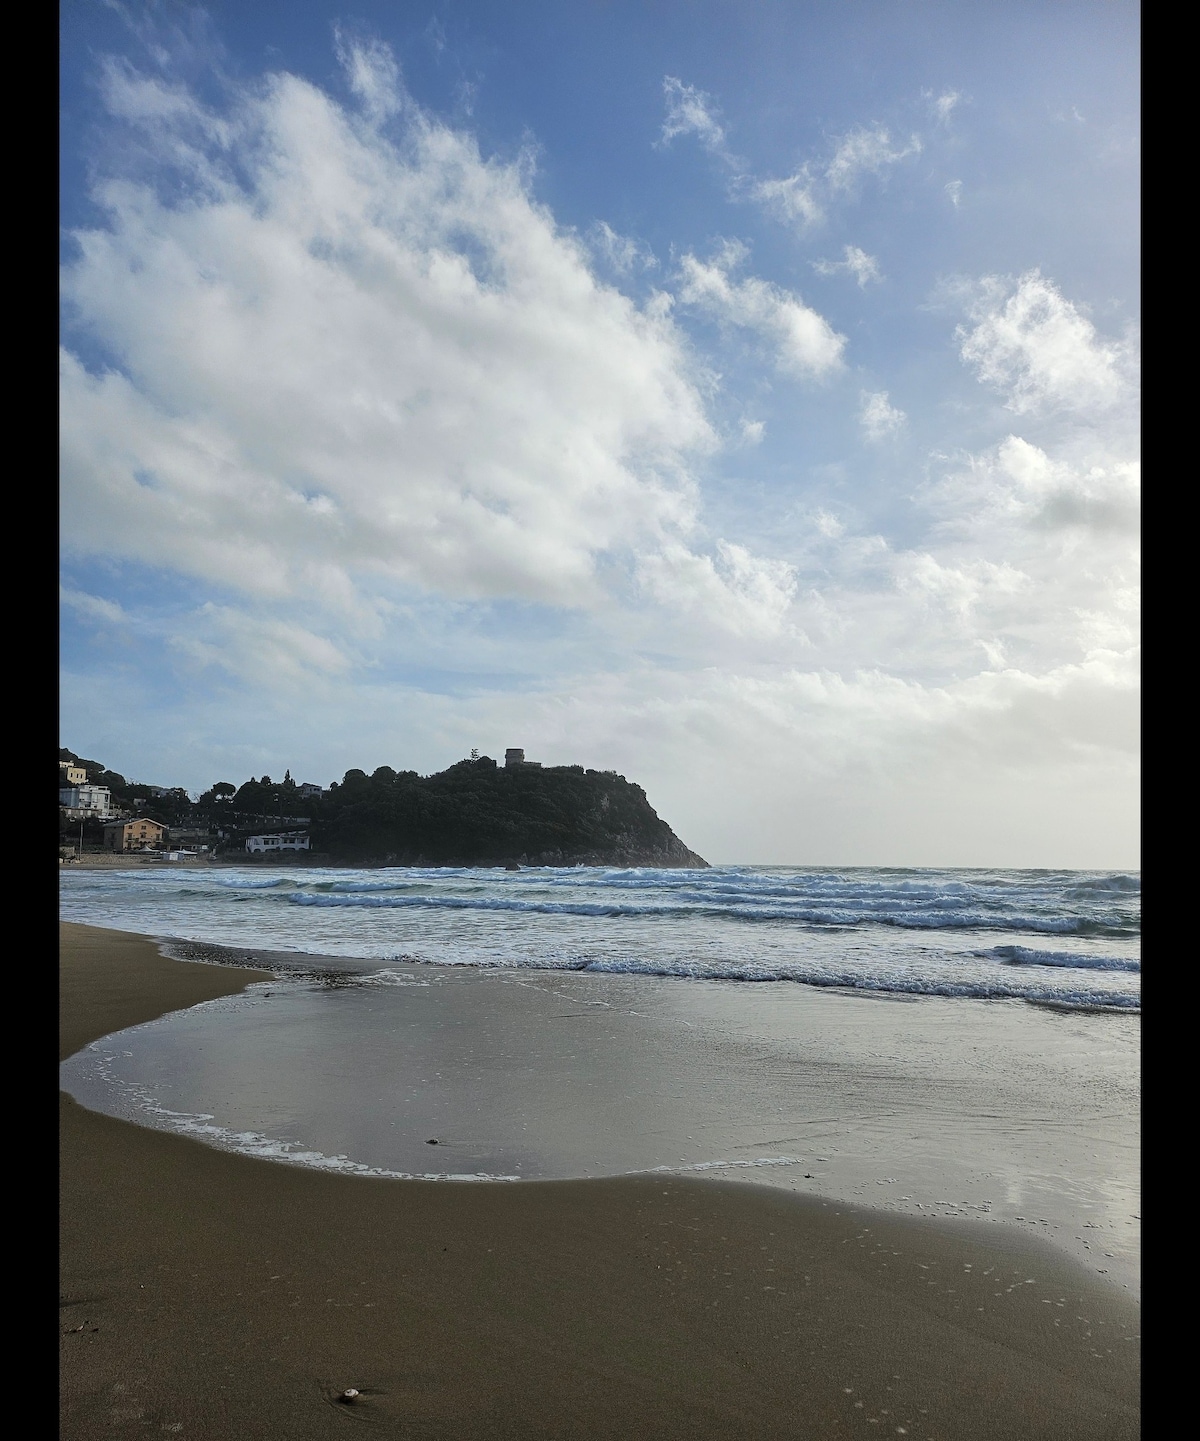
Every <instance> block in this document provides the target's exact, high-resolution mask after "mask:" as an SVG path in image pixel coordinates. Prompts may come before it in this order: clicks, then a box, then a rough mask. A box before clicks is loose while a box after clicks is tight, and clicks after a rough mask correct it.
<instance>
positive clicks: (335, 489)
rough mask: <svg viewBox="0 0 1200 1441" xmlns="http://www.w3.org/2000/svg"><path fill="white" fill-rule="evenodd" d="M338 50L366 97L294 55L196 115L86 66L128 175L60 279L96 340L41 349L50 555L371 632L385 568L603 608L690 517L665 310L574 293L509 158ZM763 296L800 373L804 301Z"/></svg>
mask: <svg viewBox="0 0 1200 1441" xmlns="http://www.w3.org/2000/svg"><path fill="white" fill-rule="evenodd" d="M343 51H344V57H345V62H346V65H347V69H348V71H349V73H350V75H351V78H352V81H353V83H354V86H355V88H356V91H357V93H358V94H359V95H360V96H361V97H362V100H363V109H362V112H361V113H360V114H354V113H350V112H347V111H345V110H343V109H342V108H340V107H339V106H338V105H337V104H336V103H335V102H334V101H333V100H331V99H330V97H329V96H328V95H326V94H324V93H323V92H322V91H320V90H319V89H317V88H316V87H314V86H312V85H310V84H307V83H306V82H304V81H302V80H299V79H297V78H295V77H293V76H289V75H275V76H273V77H270V78H269V80H268V81H267V82H266V83H264V84H255V85H253V86H250V85H247V86H246V87H244V88H243V89H241V90H240V91H238V92H236V93H235V98H234V101H233V103H231V104H230V106H229V108H228V113H226V114H222V115H219V116H217V115H214V114H213V113H212V112H210V111H209V110H208V109H206V108H205V106H203V105H202V104H201V103H200V102H199V101H198V100H196V99H195V98H194V97H193V96H190V95H189V94H187V92H185V91H183V90H181V89H179V88H178V87H169V86H167V85H166V84H165V83H160V82H157V81H153V80H147V79H144V78H141V77H138V76H136V75H133V74H132V72H128V71H116V70H114V71H111V72H110V77H109V85H108V91H107V94H108V101H109V104H110V107H111V108H112V110H113V111H114V112H119V113H120V114H121V116H122V117H123V119H124V120H125V121H126V122H127V123H128V124H129V125H130V126H132V127H134V128H135V134H136V135H137V137H138V141H139V145H140V147H141V149H140V155H139V160H138V163H139V164H149V170H148V171H146V170H142V171H139V172H138V173H136V174H133V175H121V176H109V177H108V178H107V179H103V180H102V181H101V182H100V183H99V184H98V186H97V188H96V199H97V201H98V202H99V203H100V204H101V205H102V206H103V207H104V209H105V211H106V213H107V217H108V218H107V223H106V225H105V226H103V227H101V228H96V229H92V230H87V231H82V232H79V233H77V235H76V237H75V238H76V240H77V242H78V247H79V250H78V256H77V258H76V259H75V260H74V261H72V262H71V263H69V264H68V265H67V267H66V268H65V272H64V276H63V290H64V294H65V297H66V299H67V302H68V304H69V305H70V307H71V308H72V310H73V313H74V318H75V320H76V322H77V323H78V324H79V325H80V327H81V328H82V329H84V330H86V331H87V332H88V333H89V334H90V335H91V336H92V337H93V338H94V339H95V340H98V341H99V342H100V344H101V345H102V347H103V348H104V350H105V352H107V353H108V354H109V355H110V356H112V357H113V360H114V363H113V365H112V366H111V368H108V369H103V370H88V369H86V368H85V367H84V365H83V364H82V363H81V362H80V360H79V359H78V358H77V357H76V356H75V355H74V354H73V353H71V352H70V350H67V351H65V352H64V354H63V359H62V392H61V411H62V450H63V524H64V539H65V543H66V546H67V549H68V551H69V552H74V553H103V554H108V555H112V556H115V557H124V558H127V559H133V560H138V561H142V562H145V563H147V564H150V565H155V566H161V565H165V566H169V567H173V568H175V569H178V570H181V571H184V572H186V573H190V574H192V575H197V576H201V577H203V578H205V579H207V580H210V581H216V582H219V583H220V584H222V585H225V586H229V587H232V588H234V589H236V590H238V591H241V592H243V593H249V594H254V595H258V596H260V597H265V598H270V597H274V598H276V599H283V598H286V597H297V596H303V597H304V598H305V601H306V604H313V605H317V606H324V607H329V608H332V609H333V610H335V611H337V612H338V613H341V614H353V615H355V616H356V617H357V621H358V623H361V624H365V625H366V624H370V623H371V617H372V616H373V615H375V616H377V615H378V613H379V606H380V604H381V603H382V602H381V597H382V595H383V594H385V593H386V591H387V589H388V588H389V587H392V588H394V587H396V586H416V587H419V588H424V589H428V590H433V591H436V592H439V593H441V594H443V595H446V596H451V597H472V596H474V597H487V596H514V597H520V598H526V599H532V600H539V599H540V600H546V601H550V602H554V603H565V604H584V605H586V604H592V603H598V602H599V600H600V597H601V593H602V592H601V590H600V587H599V584H598V582H597V579H596V567H597V564H598V558H599V557H601V556H602V555H605V554H607V553H610V552H619V551H622V550H627V551H628V550H632V549H636V550H637V551H638V552H639V553H643V552H645V551H646V550H647V549H653V548H654V546H656V545H658V544H667V543H669V544H672V545H674V544H677V543H678V540H679V537H680V536H681V535H682V534H684V533H686V532H687V531H689V530H690V529H691V528H693V527H694V525H695V519H696V512H695V507H696V501H695V494H694V485H693V481H692V479H691V474H690V470H689V466H690V464H691V462H692V459H693V458H694V457H695V456H697V455H700V454H703V453H704V452H705V451H706V450H708V449H710V448H711V447H712V446H713V445H714V444H715V437H714V434H713V431H712V428H711V427H710V425H709V423H708V421H707V419H706V416H705V412H704V406H703V402H702V400H701V397H700V394H699V392H698V390H697V388H696V385H695V384H694V382H693V378H692V368H691V362H690V360H689V358H688V354H687V351H686V347H685V345H684V342H683V339H682V337H681V335H680V333H679V332H678V331H677V329H676V328H675V326H674V324H673V323H672V321H671V318H670V312H669V305H668V304H666V303H665V302H663V301H661V299H660V300H656V301H653V302H651V303H649V304H647V306H645V307H644V308H642V309H639V308H638V306H636V305H635V304H634V303H633V302H632V301H630V300H629V299H627V298H626V297H625V296H623V295H622V294H620V293H619V292H618V291H616V290H614V289H611V288H608V287H605V286H603V285H601V284H598V283H597V281H596V279H595V278H594V276H593V275H592V273H591V271H590V269H589V266H588V263H587V257H586V254H585V252H584V251H583V249H582V248H581V246H580V245H579V244H578V242H576V241H575V240H574V239H573V238H572V237H571V236H569V235H567V234H564V233H563V232H562V231H560V230H559V229H558V228H557V227H556V226H555V224H554V221H553V219H552V217H551V216H550V215H549V214H548V213H547V212H546V211H545V209H544V208H542V207H541V206H539V205H537V204H536V203H535V202H534V201H533V200H532V199H531V197H530V195H529V192H528V186H527V181H526V178H525V175H524V173H523V171H522V169H521V167H520V166H519V165H505V164H501V163H499V162H490V161H486V160H484V159H483V158H482V157H481V156H480V154H479V152H478V150H477V148H476V146H475V144H474V142H473V140H472V139H471V138H470V136H468V135H465V134H463V133H460V132H456V131H454V130H451V129H449V128H447V127H445V126H443V125H440V124H438V123H436V122H434V121H432V120H430V119H429V118H428V117H426V116H424V115H422V114H421V113H420V112H419V111H417V110H416V109H415V108H414V107H413V106H412V105H411V102H409V101H407V99H405V97H404V96H403V95H402V93H401V92H399V90H398V89H397V88H396V87H397V82H396V79H395V71H394V67H393V66H391V65H390V63H389V62H388V61H387V57H386V55H384V54H383V53H382V52H380V51H379V50H377V49H374V50H366V51H364V50H363V49H362V48H361V47H360V48H358V49H354V48H353V47H351V48H347V47H345V46H343ZM389 87H392V90H391V91H389ZM389 93H390V94H392V96H393V99H394V101H395V103H394V104H393V103H392V101H391V100H389V99H388V95H389ZM156 96H157V100H155V97H156ZM385 115H392V116H393V117H396V116H398V117H400V118H399V120H395V121H394V122H393V123H396V124H397V125H398V126H400V127H401V129H400V133H399V134H398V135H397V137H396V138H394V139H388V138H385V137H384V136H383V135H382V133H381V132H380V130H379V128H378V123H379V121H380V119H381V117H383V116H385ZM127 153H132V148H129V149H128V152H127ZM147 155H149V156H150V161H149V162H147V161H146V158H145V157H146V156H147ZM749 293H750V292H747V294H749ZM763 296H764V297H766V299H768V300H772V301H775V309H776V311H777V312H778V316H777V318H776V320H775V322H774V323H775V326H776V330H777V333H778V337H779V344H780V346H781V348H783V349H785V350H786V351H787V354H788V357H789V359H790V360H793V361H795V362H796V363H798V364H807V365H808V366H809V367H810V368H812V369H817V370H819V369H820V368H821V366H822V344H823V343H824V344H825V346H826V349H828V346H829V342H828V341H824V342H823V336H824V333H825V331H827V327H824V322H822V321H821V320H820V319H819V317H816V316H815V315H813V314H812V313H811V312H808V311H806V310H805V309H804V307H802V306H800V305H799V304H798V303H791V302H789V301H788V298H787V297H784V296H780V297H778V298H776V297H774V296H773V294H772V293H770V292H768V291H763ZM764 303H765V300H764ZM789 307H790V308H789ZM789 326H791V329H790V330H789ZM823 327H824V330H823V329H822V328H823ZM839 346H840V342H836V343H835V344H834V350H836V349H837V348H839Z"/></svg>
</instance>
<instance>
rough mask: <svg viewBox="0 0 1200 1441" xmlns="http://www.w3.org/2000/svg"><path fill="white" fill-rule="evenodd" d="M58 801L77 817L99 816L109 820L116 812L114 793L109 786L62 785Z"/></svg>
mask: <svg viewBox="0 0 1200 1441" xmlns="http://www.w3.org/2000/svg"><path fill="white" fill-rule="evenodd" d="M58 803H59V805H60V806H62V808H63V809H64V810H68V811H70V812H71V813H72V815H73V817H74V818H75V819H80V818H82V817H84V816H99V817H100V818H101V820H107V819H108V818H109V817H110V816H112V815H115V814H116V812H115V811H114V810H113V807H112V793H111V792H110V791H109V789H108V787H107V786H61V787H60V788H59V792H58Z"/></svg>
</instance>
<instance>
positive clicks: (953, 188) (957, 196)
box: [942, 180, 963, 210]
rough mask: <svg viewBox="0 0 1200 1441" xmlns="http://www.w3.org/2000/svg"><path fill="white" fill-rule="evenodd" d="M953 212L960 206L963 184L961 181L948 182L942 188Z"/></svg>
mask: <svg viewBox="0 0 1200 1441" xmlns="http://www.w3.org/2000/svg"><path fill="white" fill-rule="evenodd" d="M942 188H943V189H944V190H945V192H946V195H947V197H948V199H949V201H950V204H951V205H953V206H954V208H955V210H957V209H958V207H959V206H960V205H961V204H962V193H963V183H962V181H961V180H948V181H947V182H946V184H945V185H944V186H943V187H942Z"/></svg>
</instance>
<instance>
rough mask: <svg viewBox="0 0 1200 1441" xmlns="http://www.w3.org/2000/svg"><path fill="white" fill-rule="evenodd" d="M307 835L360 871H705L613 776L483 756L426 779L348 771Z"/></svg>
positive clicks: (385, 770) (634, 790)
mask: <svg viewBox="0 0 1200 1441" xmlns="http://www.w3.org/2000/svg"><path fill="white" fill-rule="evenodd" d="M312 832H313V845H314V848H315V849H318V850H321V851H324V852H326V853H328V854H329V855H331V856H334V857H336V858H337V859H339V860H346V861H356V862H359V863H361V864H370V863H376V864H391V865H505V864H512V863H514V862H515V863H517V864H520V865H534V866H537V865H542V866H547V865H549V866H564V865H565V866H569V865H591V866H683V867H689V866H690V867H698V868H699V867H707V865H708V862H707V861H705V860H703V859H701V857H700V856H698V855H696V854H695V852H694V851H690V850H688V848H687V846H685V845H684V843H683V842H682V841H681V840H680V839H679V837H678V836H677V835H676V834H675V832H674V831H673V830H672V829H671V827H670V826H669V825H667V823H666V821H664V820H661V819H660V818H659V816H658V814H657V813H656V812H655V811H654V809H653V808H652V807H651V805H650V802H649V801H648V800H647V799H646V793H645V791H644V790H642V788H641V786H638V785H633V784H632V783H631V782H629V781H627V780H626V779H625V777H624V776H619V775H617V774H616V773H615V772H614V771H594V770H584V768H583V767H582V766H547V767H546V768H544V769H540V768H538V767H535V766H515V767H512V768H504V767H501V766H498V765H497V764H496V762H495V761H494V760H492V759H490V758H489V757H488V756H482V757H480V758H479V759H477V760H466V761H459V763H458V764H457V765H453V766H451V767H450V768H449V769H448V770H444V771H440V772H439V773H437V774H436V775H431V776H419V775H417V774H416V772H415V771H401V772H396V771H393V770H391V769H390V768H389V767H387V766H381V767H380V769H379V770H377V771H375V772H374V774H373V775H370V776H368V775H366V774H365V773H364V772H363V771H348V772H347V773H346V776H345V779H344V780H343V781H342V783H341V785H336V784H335V785H333V786H331V787H330V789H329V790H328V791H327V792H326V793H325V795H323V796H322V797H321V800H320V803H319V804H318V805H317V806H314V808H313V825H312Z"/></svg>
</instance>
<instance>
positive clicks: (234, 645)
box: [171, 602, 352, 695]
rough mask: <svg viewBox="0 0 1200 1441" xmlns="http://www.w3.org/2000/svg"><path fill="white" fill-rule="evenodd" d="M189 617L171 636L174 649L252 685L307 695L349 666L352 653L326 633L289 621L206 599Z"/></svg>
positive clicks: (346, 669)
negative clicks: (190, 621) (188, 623)
mask: <svg viewBox="0 0 1200 1441" xmlns="http://www.w3.org/2000/svg"><path fill="white" fill-rule="evenodd" d="M193 619H194V622H195V624H194V625H193V626H192V627H191V628H188V629H184V630H180V631H177V632H176V633H175V634H174V635H173V636H172V637H171V644H172V646H173V647H174V648H175V650H177V651H178V652H179V653H180V654H181V655H183V656H184V657H186V659H187V660H188V661H190V662H191V663H192V664H193V665H196V666H199V667H201V668H208V667H216V668H218V669H220V670H223V671H225V672H227V673H228V674H229V675H231V676H234V677H236V678H237V679H239V680H242V681H249V682H251V683H253V685H254V686H255V687H263V688H265V689H267V690H269V691H272V692H275V693H279V692H280V691H284V692H286V691H293V692H295V691H296V690H298V689H303V690H304V691H305V693H306V694H308V695H312V694H313V691H312V687H313V686H314V685H316V686H317V687H318V688H322V689H323V684H322V683H324V682H328V681H331V680H333V679H335V678H337V677H340V676H344V675H345V674H346V673H347V672H348V671H349V670H350V669H351V665H352V658H351V657H350V656H348V655H346V654H345V653H344V652H343V651H342V650H340V649H339V648H338V647H337V646H336V645H335V644H334V643H333V642H332V641H331V640H329V639H328V637H326V636H322V635H317V634H316V633H315V632H314V631H311V630H308V629H307V628H306V627H304V626H302V625H298V624H296V623H295V622H293V621H287V620H282V619H280V618H278V617H275V616H269V615H267V616H263V615H255V614H253V613H251V612H249V611H245V610H238V609H236V608H234V607H231V606H218V605H214V604H212V603H211V602H208V603H206V604H205V605H203V606H202V607H201V608H200V610H199V612H198V613H197V615H196V616H195V617H194V618H193ZM326 693H327V692H326Z"/></svg>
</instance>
